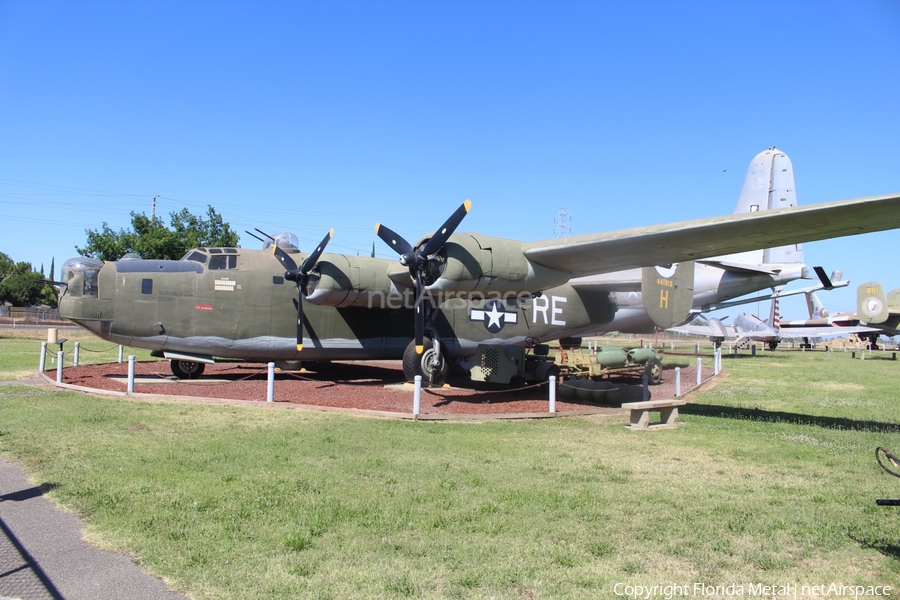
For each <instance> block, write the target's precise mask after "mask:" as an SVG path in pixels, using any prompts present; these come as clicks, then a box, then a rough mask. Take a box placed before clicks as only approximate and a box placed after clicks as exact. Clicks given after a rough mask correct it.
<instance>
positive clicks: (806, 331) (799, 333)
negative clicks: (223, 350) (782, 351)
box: [779, 325, 881, 340]
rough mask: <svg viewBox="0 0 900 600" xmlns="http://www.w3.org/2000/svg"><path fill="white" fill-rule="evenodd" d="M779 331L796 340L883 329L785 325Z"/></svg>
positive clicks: (784, 337) (789, 338) (787, 338)
mask: <svg viewBox="0 0 900 600" xmlns="http://www.w3.org/2000/svg"><path fill="white" fill-rule="evenodd" d="M779 331H780V333H781V337H782V338H783V339H786V340H796V339H800V338H828V337H840V336H842V335H850V334H852V333H874V332H876V331H881V330H880V329H876V328H874V327H864V326H862V325H854V326H851V327H829V326H823V327H787V328H785V327H783V328H781V329H780V330H779Z"/></svg>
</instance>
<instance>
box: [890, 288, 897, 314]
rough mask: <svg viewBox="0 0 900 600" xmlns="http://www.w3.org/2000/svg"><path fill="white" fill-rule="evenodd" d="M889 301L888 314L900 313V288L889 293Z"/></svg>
mask: <svg viewBox="0 0 900 600" xmlns="http://www.w3.org/2000/svg"><path fill="white" fill-rule="evenodd" d="M887 300H888V302H887V305H888V312H889V313H890V314H897V313H900V288H897V289H896V290H891V291H890V292H888V296H887Z"/></svg>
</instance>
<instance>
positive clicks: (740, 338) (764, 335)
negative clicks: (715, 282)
mask: <svg viewBox="0 0 900 600" xmlns="http://www.w3.org/2000/svg"><path fill="white" fill-rule="evenodd" d="M813 293H814V292H813ZM669 331H676V332H678V333H687V334H692V335H702V336H705V337H707V338H709V340H710V341H712V342H714V343H715V344H716V346H721V345H722V343H723V342H724V341H725V340H728V341H731V342H733V343H734V345H735V346H736V347H738V348H742V347H746V346H747V345H749V343H750V342H761V343H763V344H766V345H768V346H769V348H770V349H771V350H774V349H775V348H777V347H778V344H780V343H781V342H782V341H784V340H800V341H801V343H802V344H804V345H806V346H807V347H808V346H809V343H810V340H811V339H815V338H819V339H828V338H833V337H843V336H849V335H853V334H856V335H863V334H867V333H872V332H875V331H878V330H877V329H874V328H872V327H865V326H862V325H837V324H834V323H832V324H820V325H809V326H803V327H792V328H785V327H782V324H781V321H780V317H779V315H778V298H773V299H772V309H771V312H770V314H769V320H768V321H763V320H762V319H760V318H759V317H757V316H755V315H751V314H748V313H741V314H739V315H738V316H736V317H735V318H734V324H730V325H729V324H725V323H723V322H722V320H720V319H717V318H712V319H710V320H709V321H708V322H707V323H706V325H682V326H679V327H672V328H670V329H669Z"/></svg>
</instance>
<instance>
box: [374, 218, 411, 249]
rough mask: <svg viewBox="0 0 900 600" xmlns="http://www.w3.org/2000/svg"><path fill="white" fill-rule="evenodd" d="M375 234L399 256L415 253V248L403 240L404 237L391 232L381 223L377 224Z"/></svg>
mask: <svg viewBox="0 0 900 600" xmlns="http://www.w3.org/2000/svg"><path fill="white" fill-rule="evenodd" d="M375 234H376V235H377V236H378V237H380V238H381V241H383V242H384V243H385V244H387V245H388V246H390V247H391V248H393V249H394V252H396V253H397V254H400V255H403V254H409V253H410V252H412V251H413V247H412V246H411V245H410V243H409V242H407V241H406V240H404V239H403V236H401V235H399V234H397V233H395V232H393V231H391V230H390V229H388V228H387V227H385V226H384V225H382V224H381V223H376V224H375Z"/></svg>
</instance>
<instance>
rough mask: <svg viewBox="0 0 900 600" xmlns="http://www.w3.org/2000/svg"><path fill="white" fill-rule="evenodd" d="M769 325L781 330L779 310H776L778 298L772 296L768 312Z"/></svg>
mask: <svg viewBox="0 0 900 600" xmlns="http://www.w3.org/2000/svg"><path fill="white" fill-rule="evenodd" d="M769 327H771V328H772V329H774V330H775V331H781V312H780V311H779V310H778V298H777V297H775V298H772V312H771V313H770V314H769Z"/></svg>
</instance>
